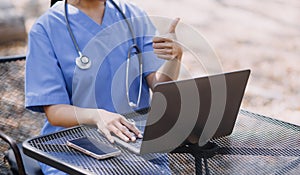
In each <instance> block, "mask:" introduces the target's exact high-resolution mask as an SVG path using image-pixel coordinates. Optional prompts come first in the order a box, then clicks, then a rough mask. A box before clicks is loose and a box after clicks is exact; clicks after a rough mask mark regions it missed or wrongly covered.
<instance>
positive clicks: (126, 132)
mask: <svg viewBox="0 0 300 175" xmlns="http://www.w3.org/2000/svg"><path fill="white" fill-rule="evenodd" d="M115 126H116V127H117V129H119V130H120V131H121V132H122V133H123V134H124V135H125V136H126V137H127V139H128V140H127V139H126V140H125V141H129V139H130V140H131V141H133V142H134V141H135V140H136V137H135V136H134V135H133V133H132V132H130V131H129V130H128V128H127V127H126V126H124V125H122V124H121V123H119V122H116V124H115Z"/></svg>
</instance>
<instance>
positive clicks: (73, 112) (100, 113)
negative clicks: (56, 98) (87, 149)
mask: <svg viewBox="0 0 300 175" xmlns="http://www.w3.org/2000/svg"><path fill="white" fill-rule="evenodd" d="M44 110H45V114H46V116H47V118H48V121H49V122H50V124H51V125H53V126H62V127H72V126H77V125H79V124H85V125H96V126H97V127H98V129H99V130H100V131H101V132H102V133H103V134H104V135H105V136H106V137H107V139H108V140H109V141H110V142H112V143H113V142H114V139H113V137H112V136H111V134H110V133H111V132H113V133H114V134H115V135H117V136H118V137H120V138H121V139H123V140H124V141H129V140H131V141H135V140H136V138H135V136H132V132H133V133H134V134H136V135H137V136H138V137H142V135H141V133H140V131H139V130H138V129H137V128H136V127H135V125H134V124H133V123H131V122H129V121H127V120H126V118H125V117H123V116H122V115H120V114H116V113H112V112H109V111H106V110H103V109H90V108H80V107H76V106H72V105H65V104H58V105H50V106H45V107H44ZM62 116H63V117H62Z"/></svg>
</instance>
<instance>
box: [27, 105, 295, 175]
mask: <svg viewBox="0 0 300 175" xmlns="http://www.w3.org/2000/svg"><path fill="white" fill-rule="evenodd" d="M82 136H90V137H94V138H97V139H100V140H103V141H104V142H107V141H106V140H105V139H104V138H103V137H102V136H101V135H100V134H99V133H98V132H97V130H96V129H95V128H89V127H86V126H80V127H74V128H70V129H67V130H64V131H61V132H58V133H53V134H50V135H46V136H41V137H36V138H33V139H29V140H27V141H26V142H25V143H24V144H23V149H24V152H25V154H27V155H29V156H31V157H33V158H35V159H37V160H39V161H42V162H45V163H47V164H49V165H52V166H54V167H56V168H58V169H61V170H63V171H66V172H68V173H70V174H162V169H161V168H160V167H159V166H157V165H156V164H155V163H156V162H155V161H158V162H159V161H160V160H161V159H164V160H168V162H169V167H170V168H169V170H170V171H172V174H195V166H194V164H195V158H194V157H193V156H192V155H191V154H182V153H174V154H164V155H160V154H152V155H146V156H143V157H140V156H137V155H134V154H131V153H129V152H128V151H126V150H124V149H122V148H120V147H119V148H120V149H121V150H122V155H121V156H119V157H116V158H111V159H107V160H96V159H94V158H91V157H89V156H85V155H83V154H81V153H78V152H77V151H74V150H72V149H69V148H68V147H67V146H66V144H65V143H66V141H67V140H68V139H73V138H77V137H82ZM212 142H213V143H216V144H217V145H218V146H219V149H218V150H217V151H216V154H215V155H214V156H213V157H211V158H209V159H207V161H205V163H206V168H207V171H206V172H202V170H201V172H199V171H198V173H199V174H201V173H210V174H299V173H300V165H299V164H300V127H299V126H295V125H292V124H288V123H285V122H282V121H278V120H275V119H271V118H268V117H265V116H261V115H258V114H254V113H251V112H248V111H245V110H241V111H240V113H239V116H238V119H237V122H236V125H235V128H234V131H233V133H232V134H231V135H230V136H227V137H223V138H220V139H215V140H212ZM153 156H156V157H157V158H156V159H155V160H154V161H153V160H152V161H149V160H150V159H152V158H153ZM198 165H201V166H202V164H201V162H200V164H199V163H198ZM198 170H199V169H198Z"/></svg>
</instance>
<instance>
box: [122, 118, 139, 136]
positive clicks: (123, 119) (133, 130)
mask: <svg viewBox="0 0 300 175" xmlns="http://www.w3.org/2000/svg"><path fill="white" fill-rule="evenodd" d="M121 123H122V124H123V125H125V126H126V127H127V128H128V129H129V130H130V131H132V132H133V133H134V134H135V135H137V136H138V137H139V138H142V137H143V136H142V134H141V131H140V130H139V129H137V127H136V126H135V124H134V123H132V122H129V121H128V120H126V118H122V119H121Z"/></svg>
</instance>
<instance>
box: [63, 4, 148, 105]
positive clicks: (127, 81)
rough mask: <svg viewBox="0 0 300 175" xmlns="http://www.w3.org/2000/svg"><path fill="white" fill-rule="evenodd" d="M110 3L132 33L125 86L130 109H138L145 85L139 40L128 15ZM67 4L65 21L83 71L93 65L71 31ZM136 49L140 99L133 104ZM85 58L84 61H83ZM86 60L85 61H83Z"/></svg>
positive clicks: (77, 60)
mask: <svg viewBox="0 0 300 175" xmlns="http://www.w3.org/2000/svg"><path fill="white" fill-rule="evenodd" d="M110 2H111V3H112V4H113V6H114V7H115V8H116V9H117V10H118V11H119V12H120V14H121V15H122V17H123V19H124V20H125V22H126V24H127V26H128V28H129V31H130V33H131V36H132V42H133V45H132V46H131V47H130V48H129V50H128V53H127V59H126V77H125V81H126V82H125V86H126V96H127V100H128V104H129V106H130V107H132V108H136V107H138V106H139V104H140V100H141V94H142V84H143V58H142V54H141V50H140V48H139V47H138V45H137V40H136V36H135V34H134V30H133V27H132V26H131V24H130V22H129V20H128V19H127V17H126V15H125V14H124V13H123V12H122V10H121V9H120V8H119V6H118V5H117V4H116V3H115V2H114V1H113V0H110ZM67 3H68V1H67V0H65V2H64V13H65V21H66V26H67V30H68V33H69V35H70V37H71V39H72V42H73V45H74V47H75V49H76V51H77V53H78V56H79V57H78V58H76V65H77V66H78V67H79V68H81V69H88V68H89V67H90V65H91V60H90V59H89V58H88V57H86V56H85V55H83V54H82V52H81V50H80V48H79V45H78V42H77V40H76V38H75V36H74V33H73V31H72V29H71V26H70V22H69V18H68V8H67ZM133 49H135V50H136V54H137V56H138V61H139V82H140V83H139V93H138V99H137V103H133V102H131V101H130V98H129V65H130V57H131V51H132V50H133ZM83 58H84V59H83ZM83 60H85V61H83Z"/></svg>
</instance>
